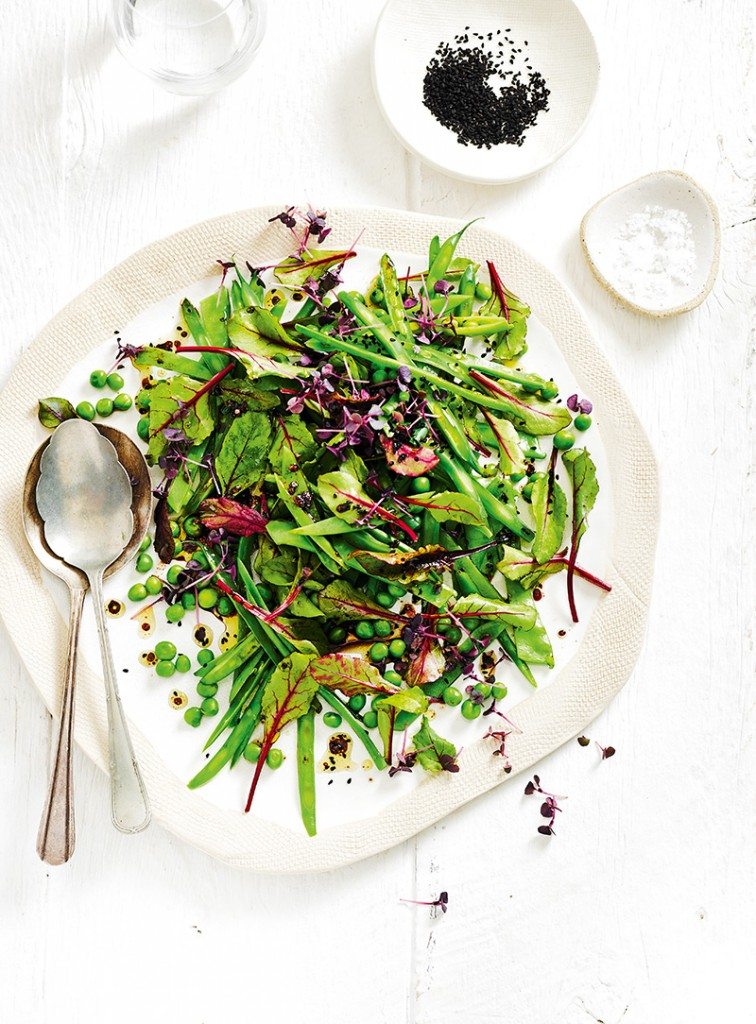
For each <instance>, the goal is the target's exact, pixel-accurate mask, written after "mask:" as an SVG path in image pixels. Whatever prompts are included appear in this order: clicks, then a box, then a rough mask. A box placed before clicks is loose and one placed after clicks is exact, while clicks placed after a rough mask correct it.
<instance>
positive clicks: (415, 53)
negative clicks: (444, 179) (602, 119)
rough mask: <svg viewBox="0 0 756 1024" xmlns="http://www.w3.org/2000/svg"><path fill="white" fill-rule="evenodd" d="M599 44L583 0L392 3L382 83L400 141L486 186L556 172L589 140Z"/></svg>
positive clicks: (385, 25)
mask: <svg viewBox="0 0 756 1024" xmlns="http://www.w3.org/2000/svg"><path fill="white" fill-rule="evenodd" d="M598 80H599V58H598V52H597V49H596V42H595V40H594V38H593V35H592V34H591V30H590V28H589V27H588V25H587V24H586V22H585V19H584V18H583V16H582V14H581V13H580V11H579V10H578V8H577V7H576V6H575V4H574V3H573V2H572V0H550V2H548V3H545V2H543V0H469V2H467V3H464V4H460V3H459V2H458V0H409V2H407V0H389V2H388V3H387V4H386V7H385V8H384V10H383V13H382V14H381V17H380V19H379V21H378V26H377V28H376V33H375V39H374V44H373V82H374V86H375V92H376V96H377V99H378V103H379V106H380V107H381V109H382V111H383V113H384V116H385V117H386V120H387V121H388V123H389V125H390V126H391V128H392V129H393V131H394V132H395V133H396V135H397V136H398V138H399V139H400V141H401V142H402V143H403V144H404V145H405V146H406V147H407V149H409V150H410V151H411V152H413V153H415V154H416V155H417V156H419V157H421V158H422V159H423V160H425V161H426V163H428V164H430V165H431V166H433V167H435V168H436V169H437V170H440V171H443V172H445V173H447V174H451V175H453V176H454V177H457V178H463V179H465V180H467V181H475V182H479V183H481V184H504V183H506V182H512V181H519V180H520V179H521V178H526V177H528V176H529V175H531V174H535V173H536V172H537V171H540V170H542V169H543V168H544V167H548V166H549V164H552V163H553V162H554V161H555V160H557V159H558V158H559V157H560V156H561V155H562V154H563V153H565V152H566V151H567V150H568V149H569V148H570V146H571V145H572V144H573V143H574V142H575V140H576V139H577V138H578V136H579V135H580V133H581V132H582V130H583V128H584V127H585V124H586V122H587V120H588V116H589V114H590V111H591V108H592V106H593V101H594V99H595V96H596V92H597V89H598Z"/></svg>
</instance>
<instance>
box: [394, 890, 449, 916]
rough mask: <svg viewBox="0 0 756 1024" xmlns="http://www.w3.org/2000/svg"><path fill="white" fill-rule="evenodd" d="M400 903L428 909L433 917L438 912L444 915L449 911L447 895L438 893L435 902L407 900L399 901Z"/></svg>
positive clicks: (446, 893)
mask: <svg viewBox="0 0 756 1024" xmlns="http://www.w3.org/2000/svg"><path fill="white" fill-rule="evenodd" d="M399 902H400V903H412V904H413V905H414V906H416V907H430V908H431V913H432V914H433V915H434V916H435V915H436V914H437V913H438V912H439V910H440V911H441V913H442V914H445V913H446V911H447V910H448V909H449V893H448V892H440V893H439V894H438V896H437V897H436V899H435V900H408V899H404V898H402V899H400V901H399Z"/></svg>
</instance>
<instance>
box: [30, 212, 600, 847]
mask: <svg viewBox="0 0 756 1024" xmlns="http://www.w3.org/2000/svg"><path fill="white" fill-rule="evenodd" d="M274 219H275V220H277V221H280V222H281V225H282V232H283V231H285V233H286V238H287V239H289V240H290V242H291V247H292V249H293V251H292V254H291V255H289V256H288V257H286V258H285V259H282V260H281V261H280V262H279V263H278V264H276V265H275V266H273V267H262V268H255V267H251V266H250V265H249V264H247V265H246V266H244V267H241V266H238V265H237V264H235V263H222V264H221V267H222V280H221V283H220V286H219V287H218V289H217V291H215V292H214V293H213V294H212V295H209V296H208V297H207V298H205V299H204V300H203V301H202V302H200V303H199V307H195V306H194V305H193V304H192V303H191V302H189V301H188V300H185V301H184V302H183V303H182V304H181V323H180V325H179V330H178V331H177V332H176V334H177V335H178V336H177V337H176V338H175V339H173V340H171V341H168V342H165V343H162V344H153V345H146V346H134V345H124V344H123V343H119V350H118V356H117V360H116V364H115V366H114V368H113V370H112V371H110V372H106V371H104V370H95V371H94V372H93V373H92V375H91V377H90V384H91V386H92V387H93V388H94V389H99V394H100V395H102V396H103V397H100V398H99V400H97V395H96V394H95V395H93V396H92V397H93V402H82V403H80V404H79V406H78V407H77V408H75V409H74V407H73V406H72V405H71V404H70V403H69V402H67V401H66V400H65V399H62V398H49V399H45V400H43V401H41V402H40V411H39V416H40V420H41V421H42V422H43V424H45V426H48V427H51V428H54V427H55V426H56V425H57V423H59V422H60V421H61V420H63V419H67V418H69V417H72V416H77V415H78V416H80V417H83V418H84V419H87V420H92V419H94V418H95V417H96V416H100V417H106V416H111V415H113V414H114V413H118V412H119V411H121V410H126V409H128V408H129V407H130V406H131V405H132V401H133V403H135V404H136V407H137V410H138V411H139V413H140V414H141V418H140V419H139V421H138V426H137V434H138V436H139V438H140V439H141V441H142V442H143V444H144V446H145V447H146V454H147V459H148V462H149V463H150V464H151V465H152V466H153V467H155V471H156V473H158V474H159V477H158V479H159V483H158V484H157V489H156V495H157V505H156V510H155V530H154V536H153V537H151V538H150V539H149V541H148V542H147V544H146V546H145V547H144V548H143V550H142V551H141V553H140V554H139V557H138V561H137V563H136V568H137V570H138V571H139V572H140V573H144V574H146V575H145V579H144V582H143V583H137V584H135V585H134V586H132V587H131V589H130V590H129V594H128V596H129V598H130V600H131V601H132V602H135V603H137V604H139V607H140V608H141V603H142V602H144V608H145V615H146V614H147V609H149V608H152V607H154V606H155V605H158V606H161V607H162V609H163V610H164V613H165V616H166V618H167V620H168V622H171V623H178V622H180V621H181V619H182V618H183V617H184V616H194V615H195V614H196V609H197V608H200V609H204V610H206V611H208V612H211V613H212V614H213V615H215V616H217V617H218V619H221V620H223V621H224V622H225V624H226V634H225V641H226V642H225V646H224V648H223V649H222V651H221V653H220V654H218V655H217V656H213V654H212V652H211V651H210V650H202V651H201V652H200V657H199V658H198V661H199V666H198V667H197V668H196V671H195V673H194V675H195V677H196V690H197V699H196V700H195V701H194V702H189V701H187V698H186V695H185V694H182V693H180V692H179V691H173V695H172V700H173V703H174V706H176V707H182V708H184V711H183V713H184V718H185V721H186V723H187V726H188V727H197V726H199V725H200V724H201V723H202V722H203V721H204V720H205V719H207V718H213V719H216V718H217V722H214V723H213V724H214V726H215V727H214V728H213V730H212V732H211V734H210V736H209V738H208V740H207V742H206V744H205V750H206V751H208V752H210V756H209V759H207V760H205V761H204V764H203V767H202V769H201V770H200V771H199V773H198V774H197V775H196V776H195V777H194V778H193V779H192V780H191V781H190V783H189V785H190V787H192V788H195V787H198V786H202V785H203V784H205V783H206V782H207V781H208V780H209V779H211V778H212V777H213V776H214V775H216V774H217V773H218V772H219V771H221V770H224V769H226V768H229V769H234V770H235V771H240V772H247V773H248V774H249V777H250V787H249V797H248V800H247V803H246V809H247V810H249V808H250V806H251V805H252V802H253V798H254V795H255V791H256V789H257V786H258V783H259V782H260V780H261V779H262V778H263V777H264V774H265V772H266V770H271V769H274V768H277V767H278V766H279V765H280V764H281V761H282V754H281V751H280V749H279V748H278V747H277V746H276V743H277V740H278V739H279V737H280V735H281V733H282V731H283V730H284V729H286V728H287V727H290V726H291V727H293V728H295V729H296V732H297V772H298V784H299V795H300V804H301V811H302V820H303V823H304V826H305V828H306V830H307V832H308V833H309V834H310V835H313V834H314V833H315V831H316V806H315V777H316V767H317V763H316V753H315V749H314V736H315V720H316V717H317V716H323V719H324V724H325V725H326V726H328V727H331V728H341V729H344V730H346V731H347V732H348V733H349V734H350V735H351V737H353V740H354V742H355V743H356V744H358V745H361V747H362V748H364V751H365V755H364V756H365V757H367V758H369V760H370V761H371V762H372V764H373V766H374V767H375V768H376V769H378V770H384V769H385V770H387V771H388V772H389V773H390V774H392V775H393V774H396V773H397V772H403V771H410V770H413V769H414V770H419V771H425V772H428V773H430V774H436V773H440V772H456V771H458V770H459V766H458V764H457V750H456V748H455V745H454V744H453V743H451V742H450V741H448V740H447V739H445V738H444V737H443V736H442V735H441V733H442V731H443V722H444V717H445V715H444V714H441V713H439V712H440V710H441V708H443V707H444V706H445V707H447V708H448V709H449V710H448V712H447V714H449V715H450V714H461V715H462V716H464V717H465V718H467V719H469V720H474V719H476V718H478V717H479V716H484V717H485V716H489V715H498V716H500V717H498V719H497V718H488V719H487V721H489V722H496V721H497V720H498V721H499V722H501V721H502V720H504V721H507V720H506V719H504V716H503V715H502V714H501V712H498V711H497V701H500V700H501V699H502V698H503V697H504V696H505V695H506V692H507V688H506V685H504V683H503V682H502V681H501V673H500V672H495V671H494V669H495V667H496V665H497V663H499V662H501V661H502V660H503V661H505V662H506V664H507V666H508V667H509V668H510V671H509V672H508V678H509V679H510V681H511V679H513V678H516V677H517V676H518V675H519V676H521V677H522V679H524V680H525V681H527V683H529V684H531V685H533V686H534V685H535V679H534V676H533V672H532V667H533V666H534V665H547V666H553V664H554V658H553V653H552V646H551V641H550V639H549V636H548V635H547V633H546V631H545V629H544V627H543V625H542V623H541V620H540V618H539V615H538V610H537V601H538V599H539V598H540V596H541V593H540V587H541V585H542V583H543V581H544V580H545V579H546V577H548V576H551V575H553V574H556V573H562V574H563V575H564V578H565V580H566V600H567V601H568V602H569V606H570V610H571V613H572V617H573V619H574V620H575V621H577V616H578V613H577V608H576V602H575V593H574V587H573V581H574V577H575V576H576V575H578V576H581V577H582V578H584V579H586V580H588V582H590V583H592V584H594V585H596V586H598V587H601V588H602V589H604V590H607V589H609V588H608V587H607V585H606V584H604V583H602V581H601V580H599V579H597V578H596V577H595V576H594V575H592V574H591V573H590V572H588V571H587V570H586V569H584V568H583V567H582V566H580V564H579V563H578V561H577V559H578V553H579V547H580V543H581V539H582V537H583V535H584V533H585V531H586V529H587V526H588V519H589V516H590V513H591V509H592V507H593V505H594V502H595V500H596V496H597V494H598V482H597V480H596V471H595V467H594V464H593V462H592V460H591V456H590V455H589V453H588V450H587V449H586V448H585V447H582V446H580V445H578V442H577V438H578V437H580V436H581V432H583V431H586V430H588V429H589V428H590V426H591V417H590V413H591V411H592V408H591V404H590V402H588V401H587V400H584V399H583V400H579V399H578V396H576V395H571V396H569V398H568V399H567V400H566V402H565V401H563V400H561V399H560V398H559V397H558V387H557V385H556V383H554V381H553V380H552V379H551V378H549V377H541V376H538V375H537V374H535V373H527V372H524V371H522V370H520V369H518V368H517V363H518V360H519V358H520V357H521V356H522V354H523V353H524V352H525V351H526V347H527V343H526V336H527V320H528V315H529V313H530V310H529V309H528V308H527V306H525V305H524V303H522V302H521V301H520V300H519V299H517V298H516V297H515V296H514V295H512V294H511V293H510V292H509V291H507V289H506V288H505V287H504V285H503V283H502V281H501V278H500V277H499V273H498V272H497V269H496V267H495V266H494V264H493V263H492V262H490V261H489V262H488V264H487V268H486V270H487V273H485V274H484V275H482V276H481V274H480V271H481V268H480V267H479V266H478V264H477V263H475V262H473V261H472V260H470V259H467V258H465V257H464V256H461V255H457V248H458V245H459V243H460V240H461V238H462V236H463V233H464V230H465V229H464V228H463V229H462V230H460V231H459V232H457V233H456V234H455V235H452V237H451V238H448V239H447V240H446V241H441V240H440V239H439V238H434V239H433V240H432V241H431V243H430V251H429V254H428V265H427V268H426V269H425V270H424V271H423V272H422V273H412V274H410V273H409V272H407V273H397V269H396V268H395V266H394V263H393V262H392V260H391V257H390V256H389V255H384V256H383V257H382V259H381V260H380V266H378V267H376V271H377V275H376V277H375V278H374V280H372V281H371V282H369V283H368V286H367V288H366V290H365V291H364V292H356V291H345V290H343V289H342V287H341V273H342V270H343V268H344V266H345V264H346V263H347V261H348V260H350V259H351V258H352V257H354V256H355V253H354V252H353V251H352V250H329V249H324V248H323V247H322V246H323V242H324V241H325V239H326V236H327V235H328V233H329V229H328V228H327V226H326V223H325V217H324V215H323V214H318V213H315V212H313V211H309V212H302V211H299V210H296V209H294V208H291V209H288V210H286V211H284V212H283V213H281V214H280V215H279V216H278V217H277V218H274ZM473 353H475V354H473ZM127 360H130V361H131V363H132V365H133V366H134V367H135V368H136V370H137V371H138V373H139V374H140V376H141V388H140V390H139V391H138V393H137V394H136V395H134V396H132V395H129V394H127V393H125V392H124V391H123V390H122V389H123V388H124V380H123V378H122V376H121V375H120V374H119V373H118V372H115V371H116V369H117V368H122V367H123V366H124V365H125V363H126V361H127ZM108 391H110V392H112V393H113V395H112V397H107V396H106V395H107V392H108ZM152 549H154V550H152ZM147 574H149V575H147ZM198 628H200V627H198ZM204 636H205V634H204V633H203V637H204ZM203 642H204V640H203V639H202V638H200V643H201V644H202V643H203ZM143 657H147V658H148V662H149V663H151V664H153V665H154V666H155V667H156V671H158V674H159V675H161V676H163V677H166V678H167V677H170V676H172V675H173V674H174V672H179V673H187V672H188V671H189V670H190V667H191V663H190V661H189V659H188V658H187V657H186V655H185V654H182V653H179V652H178V650H177V648H176V646H175V644H173V643H171V642H167V641H163V642H162V643H159V644H157V647H156V650H155V651H154V652H150V655H149V656H143ZM161 666H162V668H161ZM455 708H456V709H457V710H456V711H453V710H452V709H455ZM506 732H507V730H506V729H501V730H499V731H495V730H492V729H489V732H488V735H493V736H495V737H496V738H497V741H499V740H501V746H500V748H499V747H497V750H496V753H504V742H503V739H502V737H503V738H504V739H505V738H506ZM504 761H505V762H506V756H505V757H504Z"/></svg>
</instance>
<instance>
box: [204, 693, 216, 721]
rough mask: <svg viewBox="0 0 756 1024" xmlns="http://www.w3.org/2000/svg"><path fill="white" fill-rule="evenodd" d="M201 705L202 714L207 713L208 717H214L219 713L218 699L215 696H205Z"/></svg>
mask: <svg viewBox="0 0 756 1024" xmlns="http://www.w3.org/2000/svg"><path fill="white" fill-rule="evenodd" d="M200 707H201V708H202V714H203V715H207V717H208V718H214V717H215V716H216V715H217V714H218V701H217V700H216V699H215V697H205V699H204V700H203V701H202V703H201V704H200Z"/></svg>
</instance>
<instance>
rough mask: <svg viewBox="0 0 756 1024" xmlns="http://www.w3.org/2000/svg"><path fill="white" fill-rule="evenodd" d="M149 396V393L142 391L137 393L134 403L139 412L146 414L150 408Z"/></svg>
mask: <svg viewBox="0 0 756 1024" xmlns="http://www.w3.org/2000/svg"><path fill="white" fill-rule="evenodd" d="M150 401H151V396H150V393H149V391H145V390H144V389H143V390H141V391H137V396H136V398H135V399H134V403H135V405H136V407H137V409H138V410H139V411H140V412H147V410H148V409H149V407H150Z"/></svg>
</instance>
